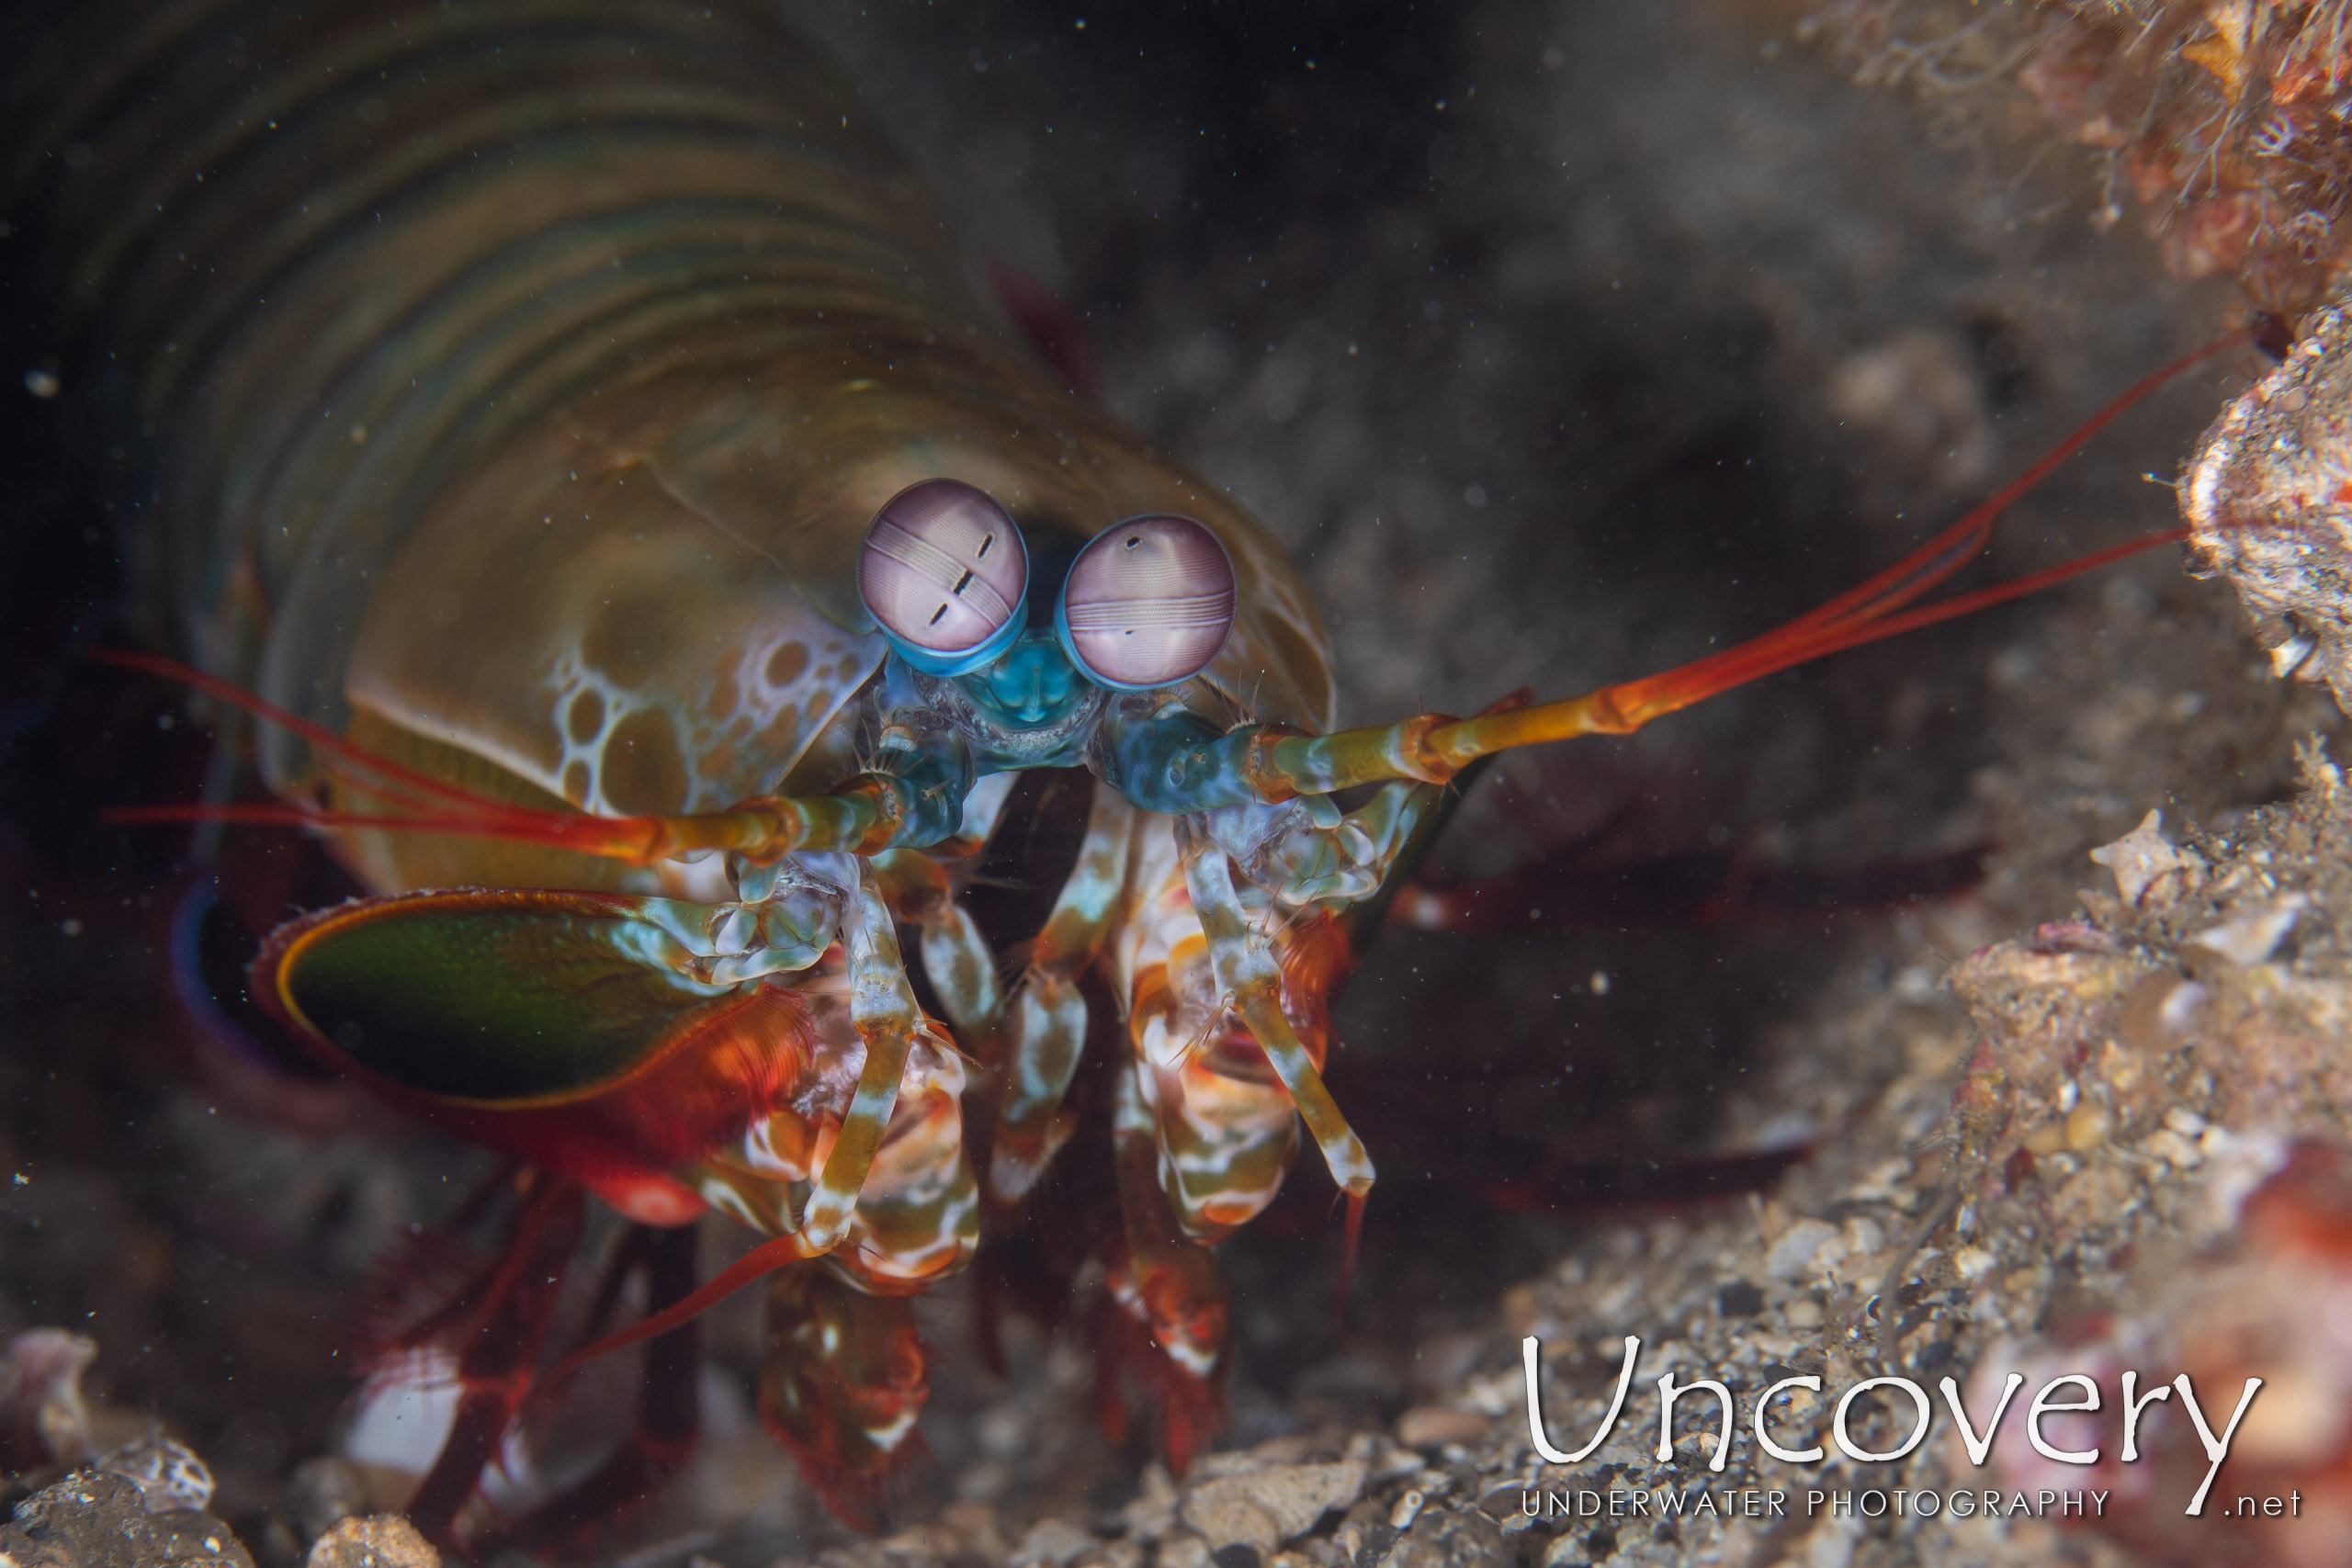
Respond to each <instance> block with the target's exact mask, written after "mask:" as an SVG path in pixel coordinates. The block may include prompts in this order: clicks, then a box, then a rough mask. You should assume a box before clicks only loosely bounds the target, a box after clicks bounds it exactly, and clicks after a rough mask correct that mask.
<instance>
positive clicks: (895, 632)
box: [857, 479, 1237, 729]
mask: <svg viewBox="0 0 2352 1568" xmlns="http://www.w3.org/2000/svg"><path fill="white" fill-rule="evenodd" d="M1036 554H1037V557H1038V558H1037V559H1036V560H1035V561H1034V562H1033V561H1032V559H1031V555H1030V549H1029V546H1028V542H1027V541H1026V540H1024V539H1023V536H1022V533H1021V529H1020V527H1019V525H1016V524H1015V523H1014V522H1013V521H1012V517H1011V515H1010V514H1009V513H1006V512H1005V511H1004V509H1003V508H1002V507H1001V506H999V505H997V503H996V502H994V501H993V500H991V499H989V496H988V495H987V494H986V493H985V492H984V491H979V490H977V489H975V488H974V487H972V486H970V485H967V484H964V483H962V482H961V481H959V480H956V479H926V480H924V481H922V483H920V484H916V485H910V486H909V487H908V488H907V489H906V490H903V491H899V493H898V494H897V495H895V496H893V497H892V498H891V499H890V500H889V501H888V502H886V503H885V504H884V505H883V507H882V509H881V510H880V511H879V512H878V513H876V514H875V518H874V522H873V524H872V525H871V526H870V527H868V528H867V530H866V535H865V544H864V545H863V546H862V547H860V548H859V550H858V564H857V587H858V595H859V597H860V598H861V599H863V600H864V601H865V607H866V610H867V611H868V613H870V614H871V615H873V616H874V619H875V622H876V625H877V626H880V627H881V629H882V635H883V636H884V637H886V638H887V639H888V641H889V644H890V647H891V649H892V650H893V651H894V652H896V653H897V654H898V655H899V658H900V659H902V660H905V661H906V662H907V663H909V664H910V665H912V666H913V667H914V668H915V669H917V670H921V671H924V672H926V673H928V674H932V675H939V676H947V677H954V678H959V679H960V680H961V682H962V684H963V686H964V688H965V691H966V692H967V694H969V695H970V696H971V697H972V699H973V700H974V701H975V702H977V703H978V704H979V705H980V706H981V707H982V708H983V709H984V710H985V711H987V712H988V713H989V715H990V716H992V717H993V718H995V719H996V720H997V722H999V723H1001V724H1003V725H1005V726H1007V727H1008V728H1016V729H1034V728H1038V727H1040V726H1044V725H1048V724H1052V723H1054V722H1055V721H1057V719H1060V718H1062V717H1064V716H1067V715H1069V713H1070V712H1071V711H1072V709H1073V708H1074V707H1075V706H1076V705H1077V704H1078V703H1079V702H1080V700H1081V699H1082V698H1083V697H1084V696H1085V694H1086V693H1087V691H1088V689H1089V687H1090V684H1091V685H1092V686H1102V687H1107V688H1108V689H1110V690H1112V691H1114V692H1148V691H1156V690H1158V689H1159V688H1160V687H1163V686H1172V685H1175V684H1176V683H1178V682H1182V681H1187V680H1190V679H1191V678H1192V677H1193V676H1194V675H1197V674H1199V673H1200V672H1201V671H1203V670H1205V669H1207V668H1208V666H1209V664H1210V663H1211V661H1213V660H1215V659H1216V656H1217V653H1218V650H1219V649H1222V648H1223V647H1224V646H1225V640H1226V637H1227V634H1228V633H1229V632H1230V631H1231V630H1232V626H1233V616H1234V610H1235V607H1236V600H1237V592H1236V589H1237V584H1236V581H1235V578H1234V571H1233V561H1232V558H1231V557H1230V556H1228V555H1227V552H1226V548H1225V546H1224V543H1223V542H1222V541H1221V540H1219V539H1218V538H1217V536H1216V535H1215V534H1213V533H1211V532H1210V531H1209V530H1208V529H1207V528H1206V527H1205V526H1204V525H1202V524H1200V523H1197V522H1195V521H1193V519H1192V518H1190V517H1180V516H1175V515H1172V514H1156V515H1149V516H1143V517H1131V518H1129V519H1127V520H1126V521H1125V522H1124V523H1120V524H1117V525H1114V526H1112V527H1110V528H1108V529H1105V530H1104V531H1103V532H1102V533H1100V534H1098V535H1096V536H1094V537H1093V538H1092V539H1091V540H1090V541H1088V543H1087V544H1086V546H1085V547H1084V548H1082V549H1073V548H1072V547H1070V546H1069V545H1068V544H1066V543H1065V542H1063V541H1061V540H1058V539H1055V540H1047V541H1041V542H1040V543H1039V545H1038V547H1037V551H1036ZM1033 568H1034V569H1035V578H1036V581H1035V584H1034V586H1037V587H1044V586H1046V585H1047V584H1051V586H1052V590H1053V591H1052V592H1051V594H1050V598H1049V599H1048V598H1040V597H1036V596H1033V595H1032V593H1031V592H1030V590H1031V588H1032V586H1033V583H1032V581H1031V578H1032V572H1033ZM1048 604H1050V606H1051V607H1050V610H1048V608H1047V606H1048Z"/></svg>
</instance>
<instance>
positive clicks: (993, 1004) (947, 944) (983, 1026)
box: [874, 850, 1004, 1062]
mask: <svg viewBox="0 0 2352 1568" xmlns="http://www.w3.org/2000/svg"><path fill="white" fill-rule="evenodd" d="M874 874H875V876H876V880H877V881H878V882H879V883H880V885H881V888H882V896H883V898H884V899H885V901H886V902H888V904H889V906H890V908H891V911H892V912H893V913H894V914H896V915H897V916H898V917H899V919H902V920H905V921H907V922H908V923H910V924H911V925H912V926H914V927H915V928H916V929H917V930H918V931H922V973H923V978H925V979H926V980H929V981H930V982H931V988H932V990H933V993H934V994H936V995H937V996H938V998H939V1006H940V1009H941V1010H942V1011H944V1012H945V1013H946V1014H947V1021H948V1022H949V1023H952V1024H954V1025H955V1026H956V1039H957V1040H958V1041H959V1042H960V1043H962V1044H963V1045H964V1046H965V1048H966V1049H967V1051H968V1052H970V1054H971V1055H974V1056H975V1057H977V1058H978V1059H979V1060H981V1061H984V1062H985V1061H991V1060H993V1059H994V1057H995V1055H996V1033H997V1030H998V1028H999V1026H1000V1025H1001V1023H1002V1022H1003V1020H1004V992H1003V989H1002V987H1000V986H999V985H998V983H997V975H996V954H995V953H991V952H990V951H989V944H988V940H987V939H986V938H985V937H983V936H981V935H980V928H979V927H978V925H977V924H975V923H974V922H973V919H972V917H971V914H970V912H969V911H968V910H967V909H966V908H964V906H963V905H961V904H959V903H957V902H956V887H955V884H954V882H953V881H951V880H950V879H949V877H948V874H947V868H946V867H945V866H944V865H942V864H941V863H939V861H938V860H937V859H936V858H934V857H933V854H931V853H929V852H925V851H922V850H889V851H886V852H883V853H881V854H879V855H876V856H875V857H874Z"/></svg>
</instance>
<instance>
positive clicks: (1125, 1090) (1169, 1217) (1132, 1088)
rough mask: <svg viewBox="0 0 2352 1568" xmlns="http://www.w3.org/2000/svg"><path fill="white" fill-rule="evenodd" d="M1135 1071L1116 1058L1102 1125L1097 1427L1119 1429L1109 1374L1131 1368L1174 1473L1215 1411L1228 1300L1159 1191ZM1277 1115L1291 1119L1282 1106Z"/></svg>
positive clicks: (1227, 1346)
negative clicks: (1102, 1287) (1106, 1162)
mask: <svg viewBox="0 0 2352 1568" xmlns="http://www.w3.org/2000/svg"><path fill="white" fill-rule="evenodd" d="M1141 1070H1142V1069H1141V1068H1139V1067H1138V1066H1136V1064H1134V1063H1131V1062H1130V1063H1124V1064H1122V1065H1121V1068H1120V1073H1119V1087H1118V1091H1117V1100H1116V1108H1115V1111H1114V1118H1113V1123H1112V1147H1113V1159H1114V1167H1115V1170H1116V1180H1117V1184H1118V1193H1119V1228H1118V1234H1117V1235H1116V1236H1115V1237H1114V1238H1111V1239H1110V1240H1109V1242H1108V1244H1107V1245H1106V1246H1105V1247H1103V1253H1104V1263H1105V1267H1106V1271H1107V1276H1108V1277H1107V1280H1106V1281H1105V1282H1106V1284H1107V1285H1108V1287H1109V1292H1110V1297H1111V1299H1110V1301H1109V1302H1108V1303H1106V1304H1105V1306H1104V1308H1103V1314H1102V1316H1101V1317H1099V1318H1098V1321H1097V1324H1096V1330H1095V1333H1096V1354H1097V1359H1098V1361H1099V1362H1100V1363H1102V1364H1101V1365H1100V1367H1099V1369H1098V1372H1097V1378H1098V1384H1097V1396H1098V1399H1099V1400H1100V1402H1101V1404H1102V1408H1103V1416H1104V1425H1105V1426H1107V1427H1110V1428H1111V1429H1112V1430H1113V1431H1114V1433H1115V1432H1119V1431H1121V1430H1122V1429H1123V1428H1124V1427H1125V1406H1124V1404H1123V1402H1122V1401H1121V1398H1120V1394H1119V1389H1118V1382H1119V1380H1118V1373H1119V1371H1121V1370H1125V1371H1129V1372H1132V1373H1134V1374H1135V1375H1136V1379H1137V1381H1139V1382H1141V1383H1142V1384H1143V1385H1144V1387H1145V1389H1146V1390H1147V1391H1148V1393H1149V1394H1150V1396H1151V1399H1152V1402H1153V1404H1155V1405H1156V1406H1157V1407H1158V1414H1159V1447H1160V1451H1161V1452H1162V1454H1163V1455H1164V1456H1165V1457H1166V1459H1167V1461H1168V1465H1169V1468H1170V1469H1171V1470H1173V1471H1175V1472H1177V1473H1179V1474H1182V1472H1183V1471H1184V1469H1185V1467H1186V1465H1187V1464H1189V1463H1190V1462H1191V1461H1192V1457H1193V1452H1194V1451H1195V1450H1197V1449H1198V1448H1199V1447H1200V1445H1201V1444H1202V1443H1203V1442H1204V1441H1206V1440H1207V1438H1209V1436H1210V1435H1211V1434H1212V1433H1213V1432H1215V1431H1216V1427H1217V1426H1218V1425H1219V1424H1220V1423H1221V1422H1222V1420H1223V1418H1224V1414H1225V1399H1224V1391H1223V1383H1224V1376H1225V1371H1226V1369H1227V1365H1228V1361H1229V1354H1228V1353H1229V1352H1230V1350H1231V1349H1232V1345H1233V1298H1232V1292H1230V1290H1228V1289H1227V1285H1226V1281H1225V1275H1224V1273H1223V1271H1222V1270H1220V1269H1218V1268H1217V1265H1216V1256H1215V1254H1213V1253H1211V1252H1210V1251H1209V1249H1208V1248H1207V1247H1204V1246H1201V1245H1199V1244H1197V1243H1195V1242H1194V1241H1193V1240H1192V1239H1191V1238H1190V1237H1188V1236H1187V1235H1185V1234H1184V1231H1183V1229H1182V1226H1181V1225H1180V1224H1178V1222H1177V1218H1176V1215H1175V1214H1174V1213H1173V1212H1172V1211H1171V1210H1170V1206H1169V1202H1168V1199H1167V1197H1166V1195H1165V1194H1163V1193H1162V1192H1161V1190H1160V1186H1159V1171H1158V1166H1159V1151H1158V1147H1157V1140H1156V1138H1155V1135H1154V1131H1155V1127H1154V1117H1153V1114H1152V1111H1151V1108H1150V1107H1149V1106H1148V1104H1146V1103H1145V1100H1144V1095H1143V1091H1142V1089H1141V1088H1140V1079H1139V1075H1140V1073H1141ZM1285 1119H1286V1120H1295V1119H1294V1118H1289V1117H1288V1114H1287V1107H1285Z"/></svg>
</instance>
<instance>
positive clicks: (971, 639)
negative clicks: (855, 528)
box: [857, 479, 1029, 675]
mask: <svg viewBox="0 0 2352 1568" xmlns="http://www.w3.org/2000/svg"><path fill="white" fill-rule="evenodd" d="M1028 586H1029V552H1028V550H1027V549H1026V547H1023V544H1022V542H1021V530H1020V529H1019V528H1018V527H1017V526H1015V525H1014V524H1013V521H1012V518H1010V517H1008V516H1006V515H1005V512H1004V508H1002V507H1001V506H999V505H998V504H997V503H996V502H993V501H990V500H989V498H988V495H987V494H986V492H984V491H978V490H975V489H973V488H972V487H971V486H970V485H967V484H964V483H962V482H960V481H959V480H956V479H925V480H923V481H922V483H921V484H918V485H910V486H908V487H907V488H906V489H905V490H902V491H899V493H898V494H896V495H894V496H892V497H891V498H890V499H889V501H888V502H885V503H884V505H883V507H882V510H881V511H879V512H877V513H875V514H874V522H873V525H871V526H870V527H868V528H867V529H866V530H865V544H864V545H862V546H860V547H859V548H858V552H857V592H858V597H860V598H861V599H863V600H865V608H866V613H867V614H869V615H872V616H873V617H874V618H875V620H876V621H877V622H879V623H881V626H882V633H883V635H884V636H885V637H888V638H889V639H890V646H891V647H892V648H894V649H898V651H899V657H900V658H902V659H904V660H906V661H907V662H908V663H910V664H912V665H913V666H915V668H917V669H918V670H926V671H930V672H931V673H932V674H934V675H961V674H964V673H966V672H967V671H972V670H977V669H978V668H979V667H980V666H981V665H983V664H986V663H988V662H989V660H993V659H995V658H996V657H997V655H999V654H1001V653H1002V652H1003V651H1004V650H1005V649H1007V648H1008V647H1010V646H1012V640H1013V639H1014V638H1015V637H1019V636H1020V635H1021V618H1022V616H1021V611H1022V602H1023V595H1024V594H1025V593H1026V592H1027V591H1028Z"/></svg>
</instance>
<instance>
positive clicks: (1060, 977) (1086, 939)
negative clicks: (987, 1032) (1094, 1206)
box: [989, 784, 1136, 1203]
mask: <svg viewBox="0 0 2352 1568" xmlns="http://www.w3.org/2000/svg"><path fill="white" fill-rule="evenodd" d="M1135 820H1136V812H1135V808H1134V807H1131V806H1129V805H1128V804H1127V803H1126V801H1125V798H1124V797H1122V796H1121V795H1120V794H1119V792H1118V791H1117V790H1114V789H1111V788H1108V787H1106V786H1104V785H1102V784H1097V785H1096V786H1095V790H1094V807H1093V809H1092V811H1091V813H1090V814H1089V815H1088V817H1087V820H1086V839H1085V841H1084V842H1083V843H1082V844H1080V847H1079V852H1078V864H1077V865H1076V866H1075V867H1073V868H1072V869H1071V871H1070V874H1069V881H1068V882H1066V883H1064V884H1063V885H1062V890H1061V896H1060V897H1057V899H1056V900H1055V901H1054V908H1053V913H1052V914H1050V915H1048V916H1047V917H1046V926H1045V930H1043V931H1040V932H1039V933H1038V935H1037V942H1036V946H1035V950H1034V951H1033V953H1032V954H1031V957H1030V961H1029V969H1028V972H1027V973H1026V974H1025V975H1024V976H1023V978H1022V983H1021V987H1020V988H1019V989H1018V990H1016V991H1014V992H1013V995H1012V1009H1011V1011H1010V1013H1009V1015H1008V1017H1007V1020H1006V1037H1007V1039H1008V1040H1009V1042H1010V1049H1009V1051H1008V1052H1007V1054H1006V1059H1005V1085H1004V1100H1003V1102H1002V1104H1001V1106H1000V1107H999V1110H998V1112H997V1124H996V1140H995V1143H994V1145H993V1147H994V1151H995V1152H994V1154H993V1155H992V1156H990V1159H989V1190H990V1191H991V1192H992V1193H994V1194H995V1196H996V1198H997V1200H998V1201H1000V1202H1004V1203H1012V1202H1014V1201H1018V1200H1019V1199H1020V1198H1021V1197H1022V1196H1023V1195H1024V1194H1025V1193H1027V1192H1028V1190H1029V1189H1030V1188H1032V1187H1033V1186H1035V1185H1036V1181H1037V1178H1038V1177H1040V1176H1042V1175H1043V1174H1045V1169H1046V1164H1047V1162H1048V1161H1050V1160H1051V1159H1052V1158H1053V1157H1054V1153H1055V1151H1056V1150H1057V1149H1059V1148H1060V1147H1061V1145H1062V1144H1063V1143H1064V1142H1065V1141H1066V1140H1067V1139H1068V1138H1069V1131H1070V1128H1069V1118H1068V1117H1067V1116H1065V1115H1064V1114H1063V1112H1062V1100H1063V1097H1064V1096H1065V1095H1067V1094H1068V1093H1069V1085H1070V1078H1071V1077H1072V1076H1073V1075H1074V1074H1076V1073H1077V1071H1078V1055H1079V1052H1080V1050H1081V1049H1082V1048H1083V1047H1084V1045H1085V1043H1086V998H1085V997H1084V996H1083V995H1082V994H1080V990H1079V985H1078V983H1079V981H1080V978H1081V977H1083V976H1084V975H1085V974H1086V971H1087V970H1088V968H1089V967H1091V965H1092V964H1093V963H1094V960H1095V958H1096V956H1097V955H1098V954H1099V953H1101V952H1102V951H1103V942H1104V940H1105V939H1106V938H1107V937H1108V935H1109V933H1110V929H1111V916H1112V913H1113V910H1114V908H1115V906H1116V905H1117V902H1118V898H1119V891H1120V889H1121V888H1122V887H1124V886H1125V884H1126V873H1127V846H1128V842H1129V840H1130V839H1131V837H1132V836H1133V833H1134V829H1135Z"/></svg>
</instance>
